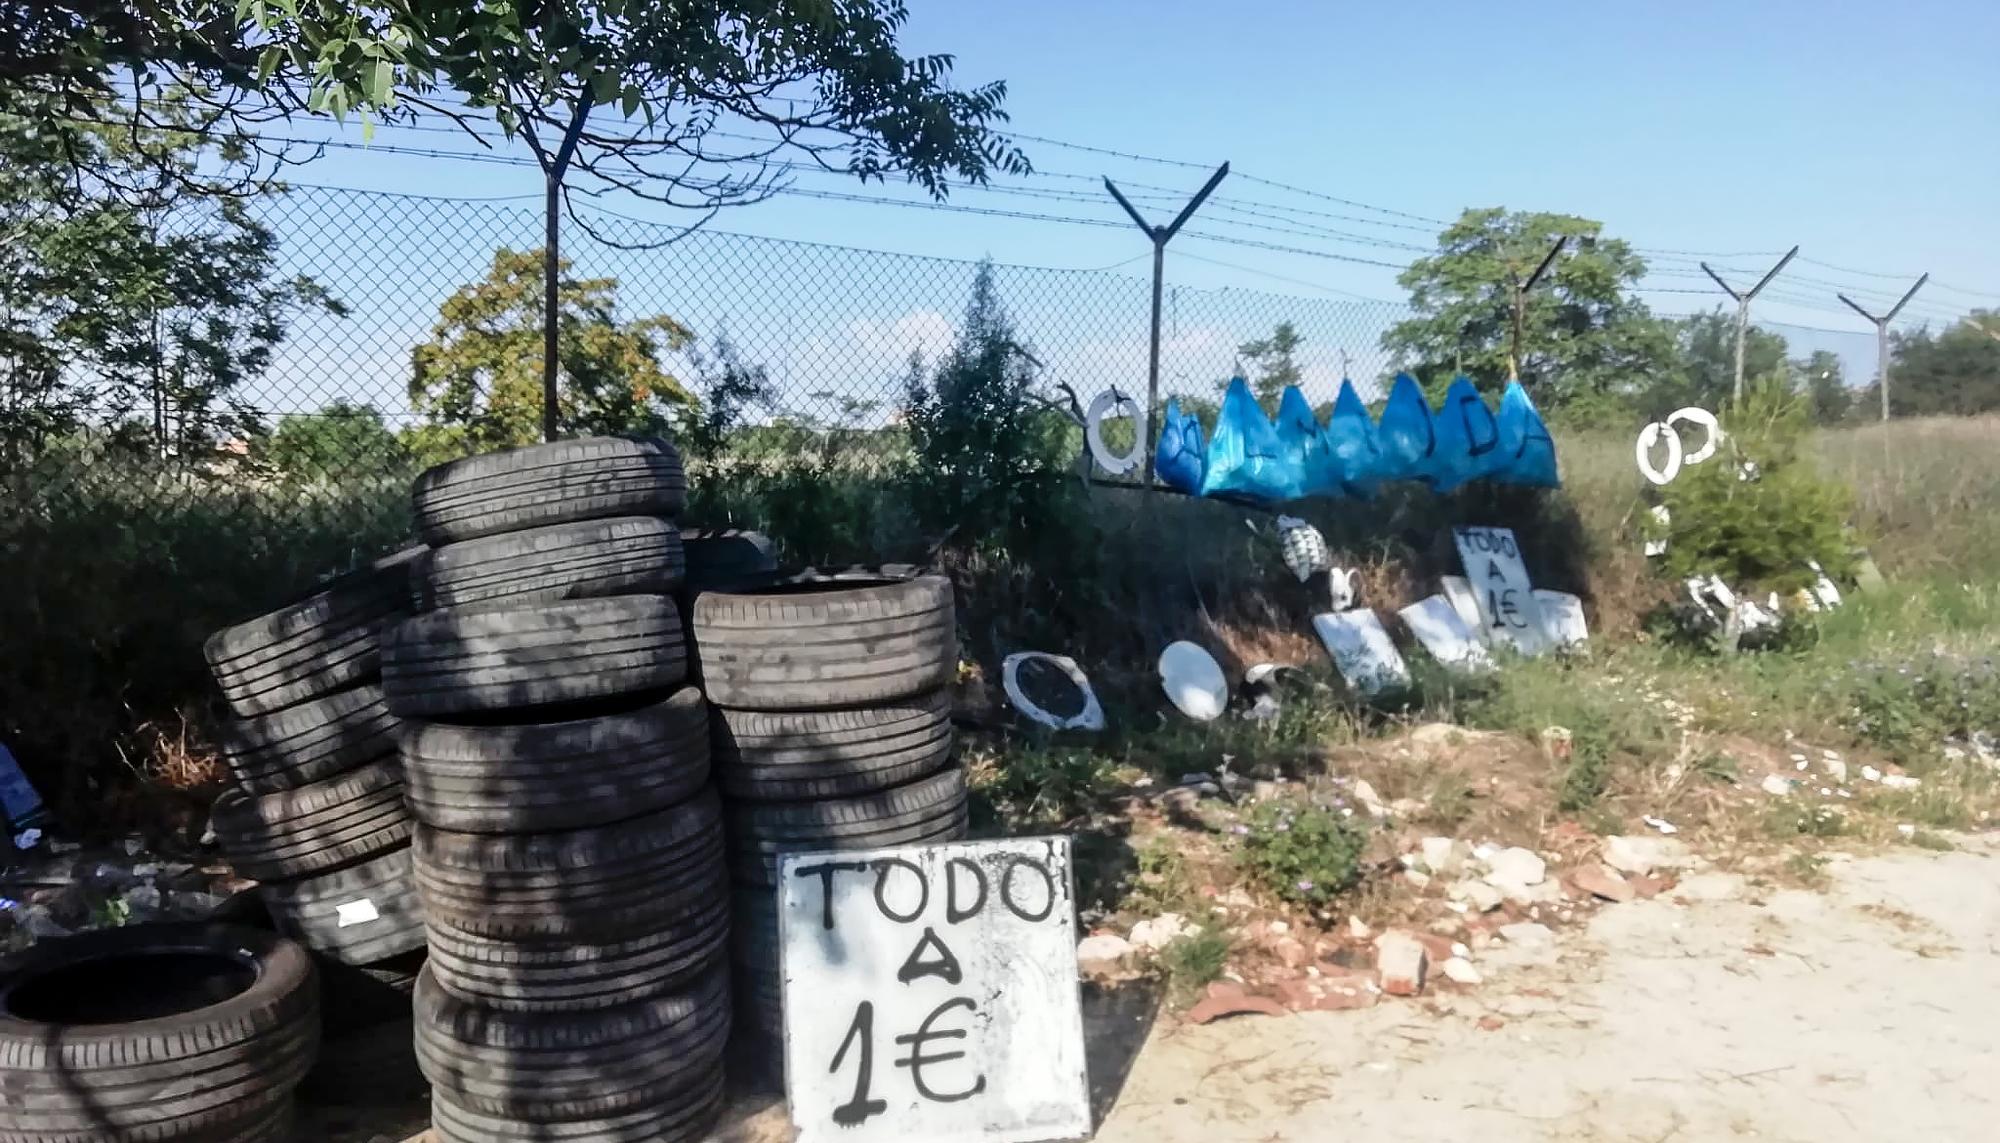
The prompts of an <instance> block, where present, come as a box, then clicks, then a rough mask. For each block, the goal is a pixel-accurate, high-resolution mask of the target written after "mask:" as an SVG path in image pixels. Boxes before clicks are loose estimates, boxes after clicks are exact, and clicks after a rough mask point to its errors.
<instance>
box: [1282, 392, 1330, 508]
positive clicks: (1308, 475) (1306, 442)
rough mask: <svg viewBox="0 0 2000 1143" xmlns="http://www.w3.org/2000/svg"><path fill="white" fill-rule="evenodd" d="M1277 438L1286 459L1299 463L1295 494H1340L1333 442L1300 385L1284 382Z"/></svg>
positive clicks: (1301, 495)
mask: <svg viewBox="0 0 2000 1143" xmlns="http://www.w3.org/2000/svg"><path fill="white" fill-rule="evenodd" d="M1278 442H1279V443H1280V444H1281V445H1283V446H1284V449H1285V457H1286V459H1287V460H1288V461H1289V462H1291V463H1293V464H1296V465H1298V468H1299V488H1298V492H1297V494H1296V495H1298V496H1300V497H1305V496H1330V497H1335V498H1338V497H1339V496H1340V495H1341V492H1342V489H1341V486H1340V466H1339V464H1338V463H1336V462H1335V460H1334V458H1333V442H1332V441H1331V440H1330V439H1329V438H1328V437H1327V433H1326V426H1325V425H1322V424H1320V423H1319V418H1318V417H1317V416H1315V415H1313V410H1312V406H1311V405H1309V404H1307V403H1306V395H1305V394H1304V393H1301V392H1299V387H1298V386H1297V385H1287V386H1285V392H1284V394H1283V395H1282V396H1280V397H1279V398H1278Z"/></svg>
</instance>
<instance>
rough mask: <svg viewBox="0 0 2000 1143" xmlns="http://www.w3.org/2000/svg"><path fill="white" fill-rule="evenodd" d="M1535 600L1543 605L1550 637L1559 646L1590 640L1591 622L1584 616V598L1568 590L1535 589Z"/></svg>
mask: <svg viewBox="0 0 2000 1143" xmlns="http://www.w3.org/2000/svg"><path fill="white" fill-rule="evenodd" d="M1535 602H1536V603H1539V604H1541V605H1542V620H1543V622H1545V623H1547V624H1548V625H1549V626H1548V633H1549V638H1550V639H1552V640H1554V641H1555V642H1556V645H1557V646H1562V647H1568V646H1572V645H1575V644H1581V643H1587V642H1589V641H1590V624H1589V623H1588V622H1587V621H1586V620H1585V619H1584V617H1583V600H1581V599H1578V598H1577V597H1576V596H1574V595H1571V594H1570V593H1569V592H1566V591H1548V590H1545V589H1543V588H1539V587H1538V588H1536V589H1535Z"/></svg>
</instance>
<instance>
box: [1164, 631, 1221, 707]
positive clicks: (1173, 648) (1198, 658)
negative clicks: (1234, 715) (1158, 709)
mask: <svg viewBox="0 0 2000 1143" xmlns="http://www.w3.org/2000/svg"><path fill="white" fill-rule="evenodd" d="M1159 669H1160V683H1161V685H1162V686H1163V687H1164V688H1165V689H1166V692H1167V701H1169V702H1171V703H1173V704H1174V706H1175V708H1176V709H1178V710H1179V711H1180V712H1181V713H1182V714H1184V715H1187V716H1188V717H1189V718H1192V719H1195V720H1196V721H1198V722H1210V721H1213V720H1214V719H1215V718H1216V717H1218V716H1219V715H1221V714H1222V711H1223V709H1224V708H1225V707H1227V706H1228V705H1229V684H1228V681H1227V680H1225V679H1224V678H1223V675H1222V665H1221V664H1219V663H1217V662H1216V661H1215V656H1213V655H1211V654H1209V653H1208V652H1207V651H1205V650H1203V649H1202V648H1201V647H1200V646H1198V645H1196V644H1194V643H1190V642H1187V641H1186V640H1181V641H1179V642H1176V643H1169V644H1167V649H1166V650H1164V651H1161V652H1160V664H1159Z"/></svg>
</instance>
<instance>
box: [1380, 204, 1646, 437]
mask: <svg viewBox="0 0 2000 1143" xmlns="http://www.w3.org/2000/svg"><path fill="white" fill-rule="evenodd" d="M1602 230H1603V227H1602V225H1601V224H1599V223H1596V222H1592V221H1590V220H1589V219H1584V218H1577V217H1574V216H1571V215H1564V214H1545V213H1538V212H1519V211H1507V210H1504V209H1501V208H1497V207H1495V208H1491V209H1484V210H1468V211H1466V212H1465V213H1464V214H1463V215H1461V216H1460V217H1459V220H1458V221H1457V222H1455V223H1453V224H1452V225H1451V226H1449V227H1447V228H1446V229H1445V231H1444V232H1443V233H1442V234H1440V235H1439V236H1438V251H1437V253H1436V254H1433V255H1431V256H1429V257H1426V258H1419V259H1418V260H1416V261H1415V262H1413V263H1411V265H1410V268H1409V269H1408V270H1405V271H1404V272H1403V274H1402V276H1401V277H1399V278H1398V279H1397V281H1398V282H1400V283H1401V284H1402V286H1403V288H1405V289H1407V290H1408V291H1409V292H1410V308H1411V309H1412V310H1414V311H1415V316H1413V317H1411V318H1409V319H1407V320H1405V321H1402V322H1399V323H1397V325H1396V326H1395V327H1394V328H1392V329H1391V330H1390V331H1389V332H1388V333H1387V334H1385V335H1384V336H1383V338H1382V346H1383V348H1384V349H1388V350H1390V351H1392V352H1395V353H1397V354H1400V355H1401V356H1402V359H1403V361H1404V364H1405V366H1406V367H1407V368H1409V369H1410V370H1411V371H1412V372H1414V373H1415V374H1416V375H1417V376H1418V377H1420V378H1427V379H1428V378H1435V377H1438V376H1445V377H1447V378H1448V377H1450V376H1451V375H1452V374H1454V373H1458V372H1463V373H1464V374H1465V375H1466V376H1468V377H1470V378H1472V380H1473V381H1474V382H1476V383H1477V384H1479V385H1480V386H1481V387H1482V388H1486V389H1493V388H1496V387H1498V386H1499V385H1501V384H1502V383H1504V382H1505V381H1506V379H1507V374H1508V370H1507V355H1508V352H1509V346H1510V339H1511V335H1512V329H1513V320H1514V316H1513V298H1514V294H1515V288H1516V286H1517V285H1519V284H1521V283H1524V282H1526V281H1527V279H1528V276H1529V275H1530V274H1532V273H1534V271H1535V268H1536V267H1537V266H1538V265H1540V264H1541V260H1542V259H1543V257H1545V256H1546V255H1547V254H1548V252H1549V249H1550V248H1551V247H1553V246H1554V245H1555V242H1556V239H1558V238H1560V237H1564V236H1567V237H1569V238H1570V239H1571V242H1570V245H1569V248H1568V250H1567V251H1566V252H1565V253H1564V254H1563V255H1562V256H1561V257H1559V258H1557V259H1556V262H1555V264H1554V265H1553V266H1551V267H1550V268H1549V270H1548V273H1546V274H1545V275H1543V277H1542V280H1541V283H1540V284H1539V285H1537V286H1536V287H1535V289H1534V290H1532V291H1530V292H1529V294H1528V295H1527V298H1526V302H1525V307H1524V310H1523V313H1522V328H1523V338H1522V345H1523V353H1522V360H1521V362H1520V377H1521V381H1522V384H1524V385H1526V386H1527V387H1528V389H1529V391H1530V392H1532V393H1533V394H1534V397H1535V401H1536V403H1537V404H1539V405H1540V406H1541V407H1542V408H1543V409H1544V410H1559V409H1561V408H1562V407H1563V406H1565V405H1569V404H1572V403H1575V402H1580V401H1584V400H1586V399H1587V398H1590V397H1591V396H1593V395H1599V396H1601V395H1604V394H1617V393H1622V392H1624V391H1626V390H1627V389H1629V388H1631V387H1632V385H1633V384H1634V382H1635V379H1639V378H1646V377H1653V376H1657V375H1659V374H1661V373H1662V372H1664V371H1665V370H1666V369H1667V368H1668V367H1669V365H1670V362H1671V355H1672V344H1671V339H1670V337H1669V335H1668V331H1667V328H1666V326H1665V324H1664V323H1662V322H1661V321H1659V320H1658V319H1656V318H1654V317H1653V316H1652V314H1651V312H1650V311H1648V310H1647V308H1646V306H1645V304H1644V303H1642V302H1640V301H1638V300H1636V299H1635V298H1633V297H1631V296H1630V295H1629V294H1628V293H1627V292H1626V291H1627V290H1628V289H1629V288H1630V287H1631V286H1633V285H1634V284H1636V283H1637V281H1638V279H1639V277H1640V276H1641V275H1642V274H1644V273H1645V268H1646V267H1645V263H1644V262H1643V261H1642V260H1641V259H1640V258H1639V256H1638V255H1637V254H1635V253H1633V252H1632V248H1631V247H1630V246H1629V245H1627V244H1626V243H1625V242H1623V241H1622V240H1619V239H1612V238H1604V237H1602V236H1601V232H1602Z"/></svg>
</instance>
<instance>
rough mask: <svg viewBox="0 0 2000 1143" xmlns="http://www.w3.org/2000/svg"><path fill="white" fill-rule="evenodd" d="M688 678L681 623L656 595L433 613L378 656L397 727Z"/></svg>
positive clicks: (396, 632)
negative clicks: (398, 720) (399, 722)
mask: <svg viewBox="0 0 2000 1143" xmlns="http://www.w3.org/2000/svg"><path fill="white" fill-rule="evenodd" d="M686 677H687V649H686V647H685V645H684V643H683V640H682V637H681V620H680V614H679V612H678V611H676V610H675V608H674V604H673V601H672V600H670V599H667V598H665V597H663V596H657V595H616V596H611V597H609V598H605V599H582V600H570V601H566V602H561V603H549V604H541V605H537V606H533V607H525V608H508V609H503V610H452V611H433V612H430V613H428V614H425V615H419V616H417V617H415V618H413V619H409V620H405V621H404V622H402V623H400V624H398V625H397V626H396V627H395V628H394V629H393V630H392V631H391V632H390V633H389V635H388V638H387V640H386V641H385V643H384V645H383V649H382V689H383V692H384V693H385V694H386V695H387V696H388V701H389V709H390V710H391V711H393V712H395V713H396V714H397V715H399V716H401V717H404V718H439V717H445V716H450V715H463V714H471V713H474V712H478V711H496V710H509V711H519V710H522V709H524V708H526V709H529V710H532V708H535V707H541V706H553V705H558V704H563V703H574V702H584V701H589V700H593V699H604V698H611V697H615V696H619V695H628V694H634V693H639V692H645V691H654V690H665V689H667V688H669V687H673V686H676V685H678V684H679V683H680V682H681V681H682V680H683V679H685V678H686Z"/></svg>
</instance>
